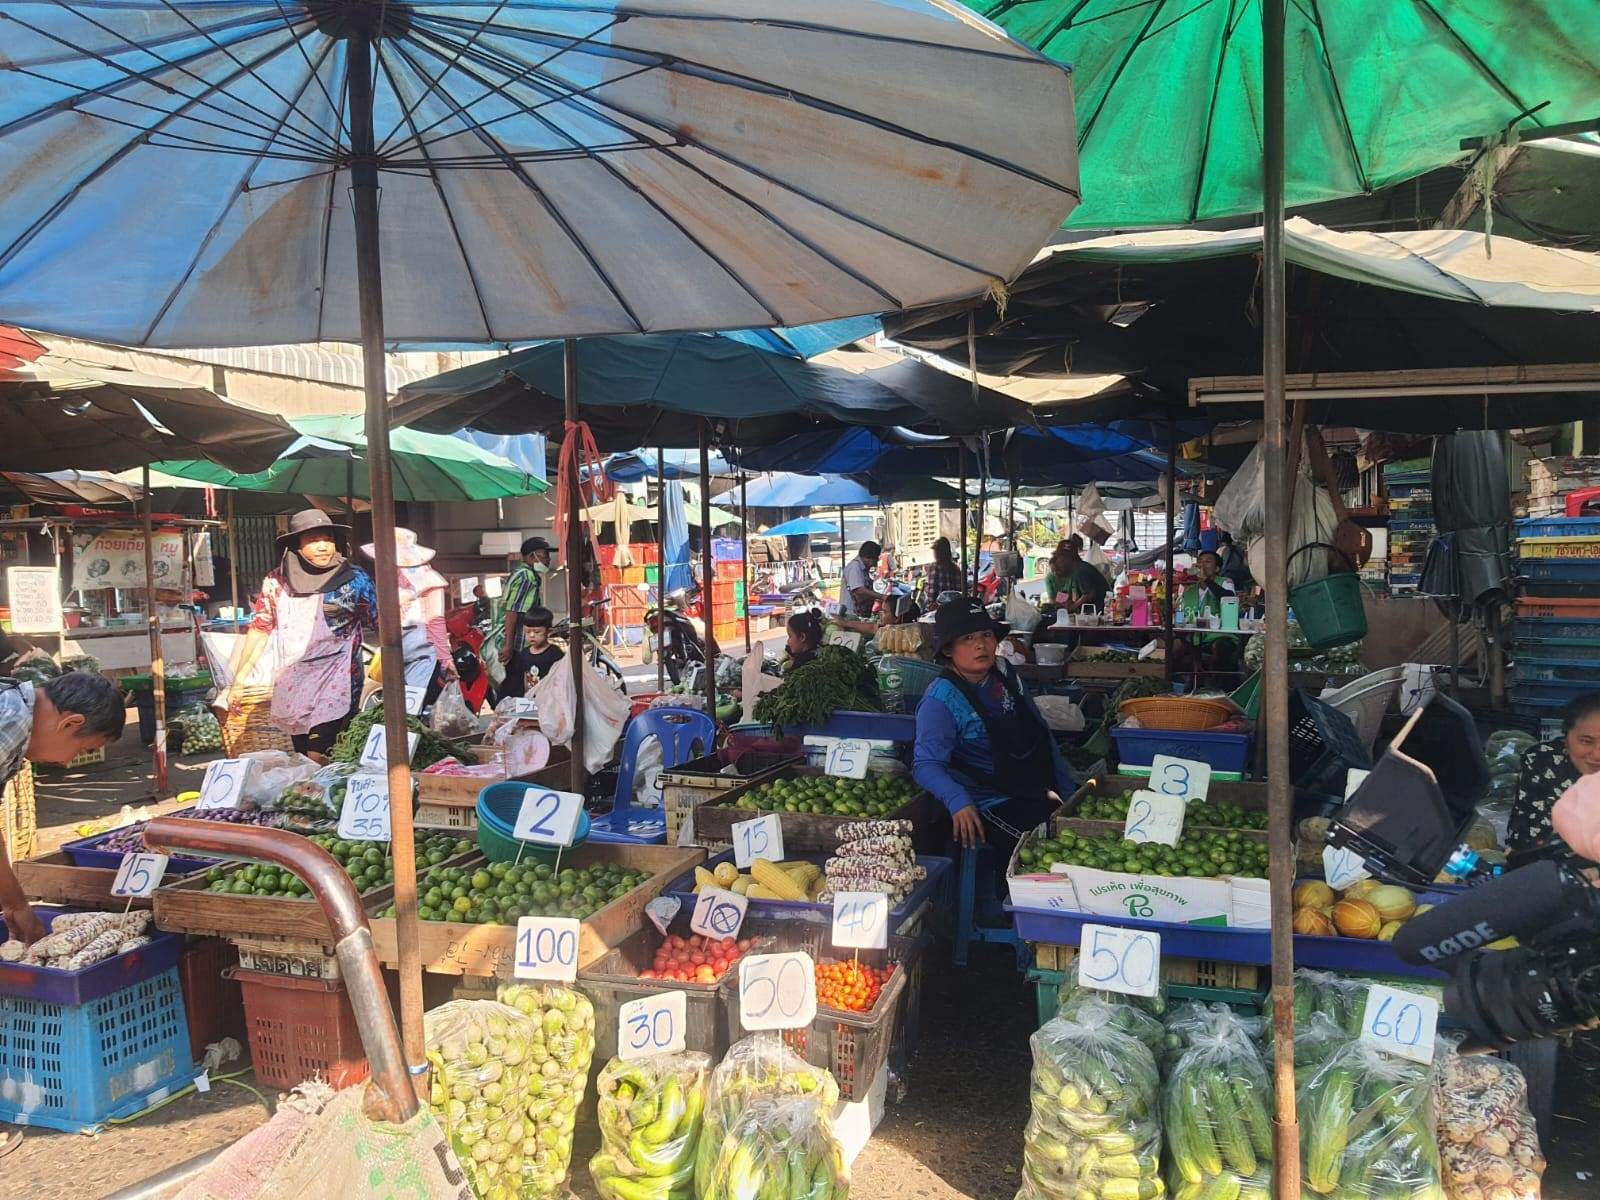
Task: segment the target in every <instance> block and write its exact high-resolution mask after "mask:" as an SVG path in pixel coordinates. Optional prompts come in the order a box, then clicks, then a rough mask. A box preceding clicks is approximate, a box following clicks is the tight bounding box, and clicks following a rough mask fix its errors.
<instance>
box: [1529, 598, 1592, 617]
mask: <svg viewBox="0 0 1600 1200" xmlns="http://www.w3.org/2000/svg"><path fill="white" fill-rule="evenodd" d="M1517 616H1519V617H1566V618H1568V619H1581V618H1585V617H1600V599H1597V600H1591V599H1585V598H1581V597H1574V598H1566V597H1557V596H1520V597H1518V599H1517Z"/></svg>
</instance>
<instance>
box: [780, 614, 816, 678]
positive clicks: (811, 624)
mask: <svg viewBox="0 0 1600 1200" xmlns="http://www.w3.org/2000/svg"><path fill="white" fill-rule="evenodd" d="M787 629H788V634H789V636H788V637H787V638H786V639H785V640H784V644H783V645H784V649H785V650H787V651H788V659H787V661H786V662H785V663H784V668H783V671H784V674H786V675H787V674H788V673H789V672H790V671H792V670H794V669H795V668H796V667H803V666H805V665H806V664H807V663H808V662H810V661H811V660H812V659H814V658H816V657H817V651H818V650H820V649H822V629H823V621H822V613H821V612H820V611H819V610H818V609H815V608H808V609H804V610H802V611H801V612H797V613H794V614H793V615H791V616H790V617H789V622H788V625H787Z"/></svg>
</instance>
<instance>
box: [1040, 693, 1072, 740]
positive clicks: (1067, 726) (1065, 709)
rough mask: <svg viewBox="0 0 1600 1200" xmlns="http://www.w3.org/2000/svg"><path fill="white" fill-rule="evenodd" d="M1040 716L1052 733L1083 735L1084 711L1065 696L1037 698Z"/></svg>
mask: <svg viewBox="0 0 1600 1200" xmlns="http://www.w3.org/2000/svg"><path fill="white" fill-rule="evenodd" d="M1033 702H1034V703H1035V704H1036V705H1038V707H1039V715H1040V716H1042V717H1043V718H1044V723H1045V724H1046V725H1048V726H1049V727H1050V730H1051V732H1052V733H1082V732H1083V727H1084V724H1085V721H1084V716H1083V709H1081V708H1079V707H1078V706H1077V705H1076V704H1074V703H1073V702H1072V701H1071V700H1069V699H1067V697H1065V696H1035V697H1034V698H1033Z"/></svg>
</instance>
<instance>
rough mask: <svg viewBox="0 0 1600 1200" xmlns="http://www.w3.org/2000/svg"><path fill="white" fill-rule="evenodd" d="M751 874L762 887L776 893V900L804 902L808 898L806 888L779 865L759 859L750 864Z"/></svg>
mask: <svg viewBox="0 0 1600 1200" xmlns="http://www.w3.org/2000/svg"><path fill="white" fill-rule="evenodd" d="M750 874H751V876H752V877H753V878H754V879H755V881H756V882H757V883H758V884H760V885H761V886H762V887H764V888H766V889H767V890H769V891H771V892H774V893H776V895H775V897H774V898H775V899H778V900H804V899H805V898H806V890H805V888H803V887H801V886H800V885H799V884H798V883H796V882H795V881H794V879H793V878H792V877H791V876H790V875H788V874H787V873H786V872H784V871H783V870H781V869H780V868H779V867H778V864H777V863H774V862H769V861H767V860H766V859H764V858H758V859H756V860H755V861H754V862H753V863H751V864H750ZM747 894H748V893H747ZM759 898H762V897H758V899H759Z"/></svg>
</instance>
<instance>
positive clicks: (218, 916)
mask: <svg viewBox="0 0 1600 1200" xmlns="http://www.w3.org/2000/svg"><path fill="white" fill-rule="evenodd" d="M430 833H434V834H441V835H449V836H457V835H458V834H459V831H458V830H429V829H422V828H419V829H418V830H417V836H418V838H419V839H420V838H422V837H423V836H425V835H427V834H430ZM373 845H377V843H373ZM477 853H478V851H477V849H476V847H473V848H471V849H469V850H467V851H464V852H462V853H460V854H457V855H452V856H450V857H447V858H445V859H442V860H441V865H442V864H443V863H446V862H451V863H453V862H465V861H469V860H470V859H471V858H472V857H473V856H475V855H476V854H477ZM253 865H255V864H251V863H245V862H227V863H220V864H217V865H216V866H214V867H212V868H211V869H210V870H207V871H204V872H202V873H201V874H199V875H191V876H189V877H188V878H186V879H183V880H180V881H178V882H176V883H171V884H167V885H166V886H164V887H160V888H157V889H156V893H155V916H156V924H157V925H158V926H160V927H161V928H162V929H169V930H172V931H174V932H176V933H193V934H202V935H205V936H208V937H226V938H231V937H237V936H239V935H240V934H244V935H247V936H248V935H250V934H258V935H261V936H264V937H273V938H284V939H287V940H290V941H295V942H305V943H315V944H316V945H318V946H321V947H322V948H323V950H324V951H325V952H326V953H329V954H331V953H333V942H334V938H333V929H332V927H330V926H329V924H328V918H327V916H326V914H324V913H323V911H322V906H321V905H320V904H318V903H317V902H316V901H315V900H314V899H312V898H311V896H310V895H304V896H257V895H255V894H254V893H253V892H250V893H245V892H233V891H227V892H221V891H212V890H211V884H212V882H213V880H212V878H211V876H212V872H213V871H219V872H221V873H222V875H224V876H229V877H231V876H232V875H233V873H234V872H235V870H237V869H246V868H249V867H251V866H253ZM260 869H261V868H260V867H259V866H257V871H258V872H259V871H260ZM422 869H426V864H424V866H423V867H421V868H419V873H420V871H421V870H422ZM393 900H394V886H393V885H392V884H385V885H384V886H382V887H376V888H372V889H371V890H369V891H367V892H364V893H362V896H361V907H362V909H363V911H365V912H366V913H367V915H368V917H369V918H370V917H371V915H372V914H373V913H375V912H381V911H382V910H383V909H384V908H386V907H387V906H388V905H389V904H391V903H392V902H393Z"/></svg>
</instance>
